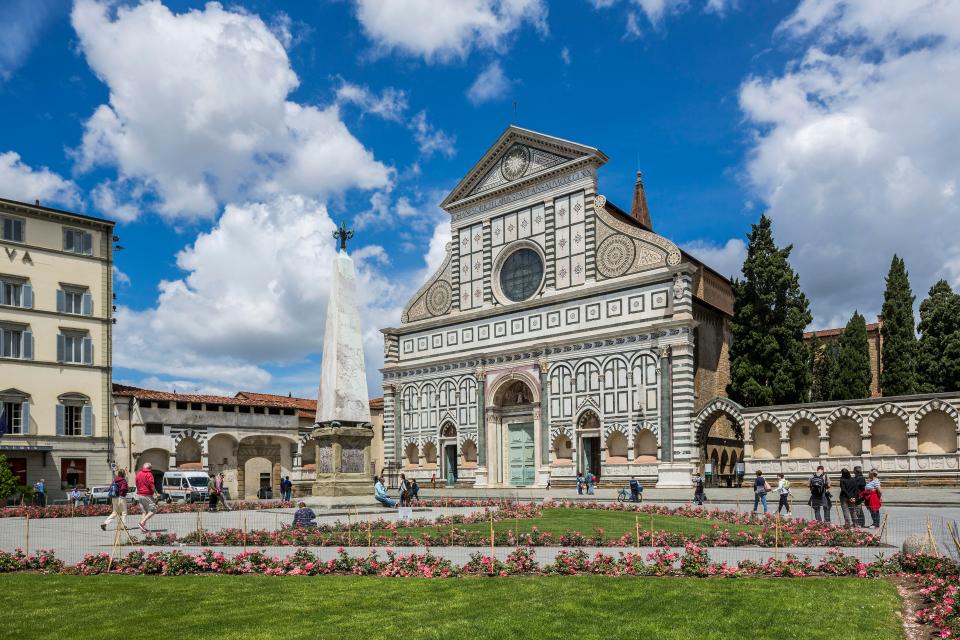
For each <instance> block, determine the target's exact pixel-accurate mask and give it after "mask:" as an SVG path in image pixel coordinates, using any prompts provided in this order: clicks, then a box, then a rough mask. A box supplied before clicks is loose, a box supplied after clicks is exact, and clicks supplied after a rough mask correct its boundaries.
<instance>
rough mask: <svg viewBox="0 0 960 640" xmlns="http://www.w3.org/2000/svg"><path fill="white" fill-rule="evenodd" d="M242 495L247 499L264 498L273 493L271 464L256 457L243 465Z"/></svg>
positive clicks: (273, 483) (264, 459)
mask: <svg viewBox="0 0 960 640" xmlns="http://www.w3.org/2000/svg"><path fill="white" fill-rule="evenodd" d="M243 478H244V486H243V495H244V496H245V497H246V498H248V499H252V498H266V497H268V496H270V495H271V494H272V493H273V487H274V485H275V484H279V479H278V481H277V482H274V479H273V464H272V463H271V462H270V461H269V460H267V459H266V458H262V457H260V456H257V457H255V458H248V459H247V460H246V462H244V463H243Z"/></svg>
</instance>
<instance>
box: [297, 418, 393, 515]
mask: <svg viewBox="0 0 960 640" xmlns="http://www.w3.org/2000/svg"><path fill="white" fill-rule="evenodd" d="M313 439H314V441H315V442H316V443H317V456H316V460H317V475H316V479H315V480H314V482H313V491H312V492H311V493H312V494H313V497H312V498H311V499H310V500H309V502H310V504H311V505H316V506H319V507H324V508H341V507H356V506H367V505H375V504H377V502H376V500H374V498H373V483H374V480H373V476H374V473H375V471H374V470H373V468H372V466H371V455H370V449H371V443H372V441H373V429H372V428H371V427H370V426H369V425H351V426H343V425H341V424H339V423H336V422H333V423H329V424H321V425H318V426H317V428H315V429H314V430H313Z"/></svg>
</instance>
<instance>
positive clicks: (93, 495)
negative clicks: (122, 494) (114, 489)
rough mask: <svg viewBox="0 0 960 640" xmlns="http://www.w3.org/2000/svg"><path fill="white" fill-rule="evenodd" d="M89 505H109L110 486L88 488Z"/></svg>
mask: <svg viewBox="0 0 960 640" xmlns="http://www.w3.org/2000/svg"><path fill="white" fill-rule="evenodd" d="M90 504H110V486H109V485H107V486H106V487H90Z"/></svg>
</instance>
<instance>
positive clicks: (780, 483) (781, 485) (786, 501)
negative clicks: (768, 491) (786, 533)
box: [777, 473, 793, 518]
mask: <svg viewBox="0 0 960 640" xmlns="http://www.w3.org/2000/svg"><path fill="white" fill-rule="evenodd" d="M777 497H778V498H779V500H780V502H779V503H777V515H780V512H781V511H786V512H787V517H788V518H792V517H793V514H792V513H790V481H789V480H787V479H786V478H784V477H783V474H782V473H778V474H777Z"/></svg>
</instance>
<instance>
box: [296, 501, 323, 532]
mask: <svg viewBox="0 0 960 640" xmlns="http://www.w3.org/2000/svg"><path fill="white" fill-rule="evenodd" d="M297 506H298V507H299V508H298V509H297V510H296V511H295V512H294V513H293V528H294V529H303V528H304V527H315V526H317V514H315V513H314V512H313V509H311V508H310V507H308V506H307V503H306V502H300V504H298V505H297Z"/></svg>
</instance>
